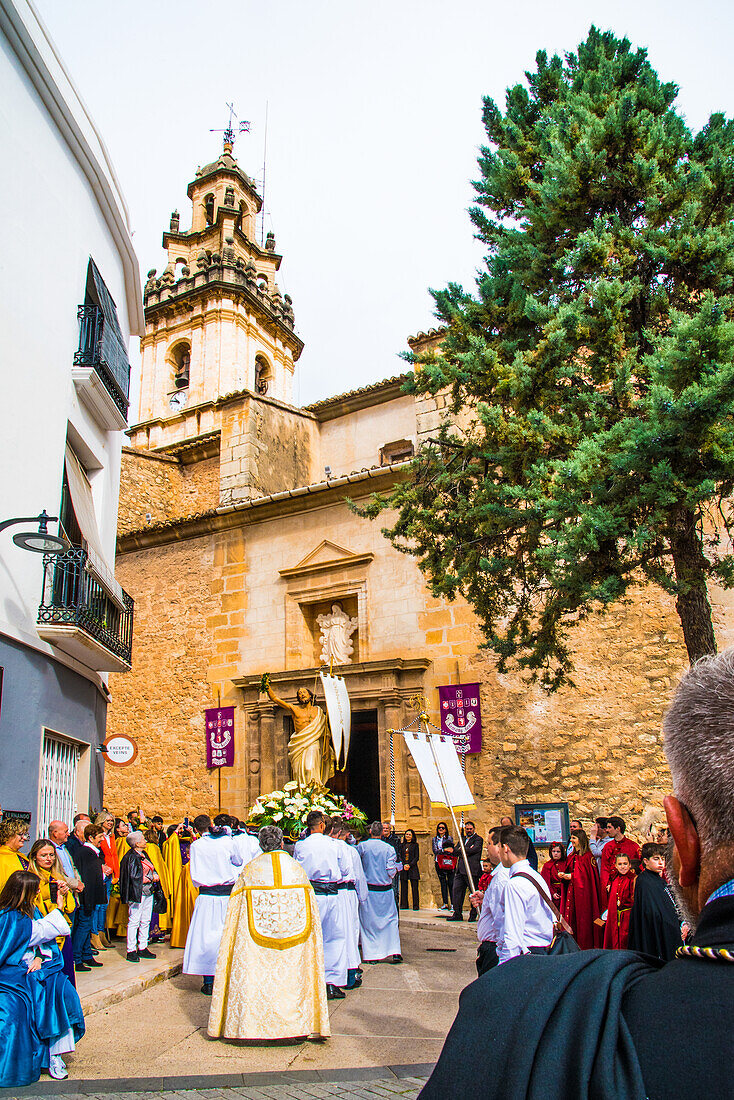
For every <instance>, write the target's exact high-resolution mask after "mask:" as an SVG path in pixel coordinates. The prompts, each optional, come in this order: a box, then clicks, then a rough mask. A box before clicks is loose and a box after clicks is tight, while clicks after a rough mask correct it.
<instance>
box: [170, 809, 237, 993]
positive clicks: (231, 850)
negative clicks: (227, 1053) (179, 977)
mask: <svg viewBox="0 0 734 1100" xmlns="http://www.w3.org/2000/svg"><path fill="white" fill-rule="evenodd" d="M194 828H195V829H196V831H197V833H200V834H201V835H200V837H199V839H198V840H195V841H194V843H193V844H192V845H191V861H190V865H189V867H190V871H191V881H192V882H193V884H194V886H197V887H198V888H199V896H198V897H197V899H196V903H195V905H194V912H193V915H192V917H191V924H190V925H189V932H188V935H187V937H186V947H185V949H184V959H183V972H184V974H202V975H203V977H204V984H203V985H202V987H201V992H202V993H204V994H206V995H207V996H209V997H211V995H212V989H213V987H214V973H215V971H216V969H217V954H218V953H219V943H220V941H221V939H222V932H223V931H224V918H225V917H226V915H227V905H228V904H229V895H230V894H231V893H232V887H233V886H234V884H235V882H236V881H237V876H238V874H239V873H240V870H241V868H242V856H241V855H240V853H239V852H238V851H237V849H236V847H235V844H234V841H233V840H232V837H231V836H229V834H228V833H227V832H225V827H224V826H214V825H212V821H211V818H210V817H209V816H208V815H207V814H199V816H198V817H196V818H194Z"/></svg>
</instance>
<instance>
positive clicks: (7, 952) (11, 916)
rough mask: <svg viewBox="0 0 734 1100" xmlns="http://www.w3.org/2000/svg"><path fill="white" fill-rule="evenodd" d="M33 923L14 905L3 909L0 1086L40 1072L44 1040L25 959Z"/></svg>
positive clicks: (0, 927)
mask: <svg viewBox="0 0 734 1100" xmlns="http://www.w3.org/2000/svg"><path fill="white" fill-rule="evenodd" d="M31 930H32V923H31V919H30V917H25V916H23V915H22V914H21V913H18V912H17V910H15V909H5V910H3V911H2V912H0V1086H2V1087H3V1088H20V1087H21V1086H22V1085H30V1084H32V1083H33V1082H34V1081H37V1080H38V1078H39V1077H40V1076H41V1063H42V1060H43V1056H44V1052H45V1049H46V1047H45V1044H44V1043H43V1041H42V1040H41V1037H40V1035H39V1034H38V1032H37V1030H36V1026H35V1005H34V1000H33V997H32V995H31V989H30V986H29V984H28V967H27V965H26V964H25V963H24V962H23V961H22V959H23V955H24V954H25V953H26V951H27V950H28V945H29V943H30V939H31Z"/></svg>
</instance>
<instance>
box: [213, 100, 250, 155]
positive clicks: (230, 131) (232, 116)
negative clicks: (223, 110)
mask: <svg viewBox="0 0 734 1100" xmlns="http://www.w3.org/2000/svg"><path fill="white" fill-rule="evenodd" d="M226 107H227V109H228V110H229V125H228V126H226V127H225V128H224V129H223V130H222V129H219V130H215V129H210V131H209V133H210V134H223V135H224V147H225V149H226V147H227V146H228V145H229V147H230V149H231V147H232V146H233V145H234V140H235V138H236V137H237V135H238V134H249V132H250V123H249V122H238V123H237V129H236V130H235V128H234V124H235V120H236V119H237V114H236V113H235V109H234V105H233V104H232V103H227V104H226Z"/></svg>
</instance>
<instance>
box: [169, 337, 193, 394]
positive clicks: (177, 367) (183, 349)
mask: <svg viewBox="0 0 734 1100" xmlns="http://www.w3.org/2000/svg"><path fill="white" fill-rule="evenodd" d="M169 361H170V364H171V367H172V369H173V384H174V386H175V388H176V389H177V390H185V389H186V387H187V386H188V384H189V374H190V369H191V344H190V343H189V342H188V340H181V341H179V343H178V344H175V345H174V347H173V348H172V349H171V353H170V356H169Z"/></svg>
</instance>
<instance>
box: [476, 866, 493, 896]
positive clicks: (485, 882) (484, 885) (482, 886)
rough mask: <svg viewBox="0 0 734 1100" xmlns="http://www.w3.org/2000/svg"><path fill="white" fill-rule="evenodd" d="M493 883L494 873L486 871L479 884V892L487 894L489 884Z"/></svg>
mask: <svg viewBox="0 0 734 1100" xmlns="http://www.w3.org/2000/svg"><path fill="white" fill-rule="evenodd" d="M491 881H492V872H491V871H484V872H483V874H482V877H481V878H480V880H479V882H478V883H477V890H484V892H485V893H486V892H487V890H488V889H489V884H490V882H491Z"/></svg>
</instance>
